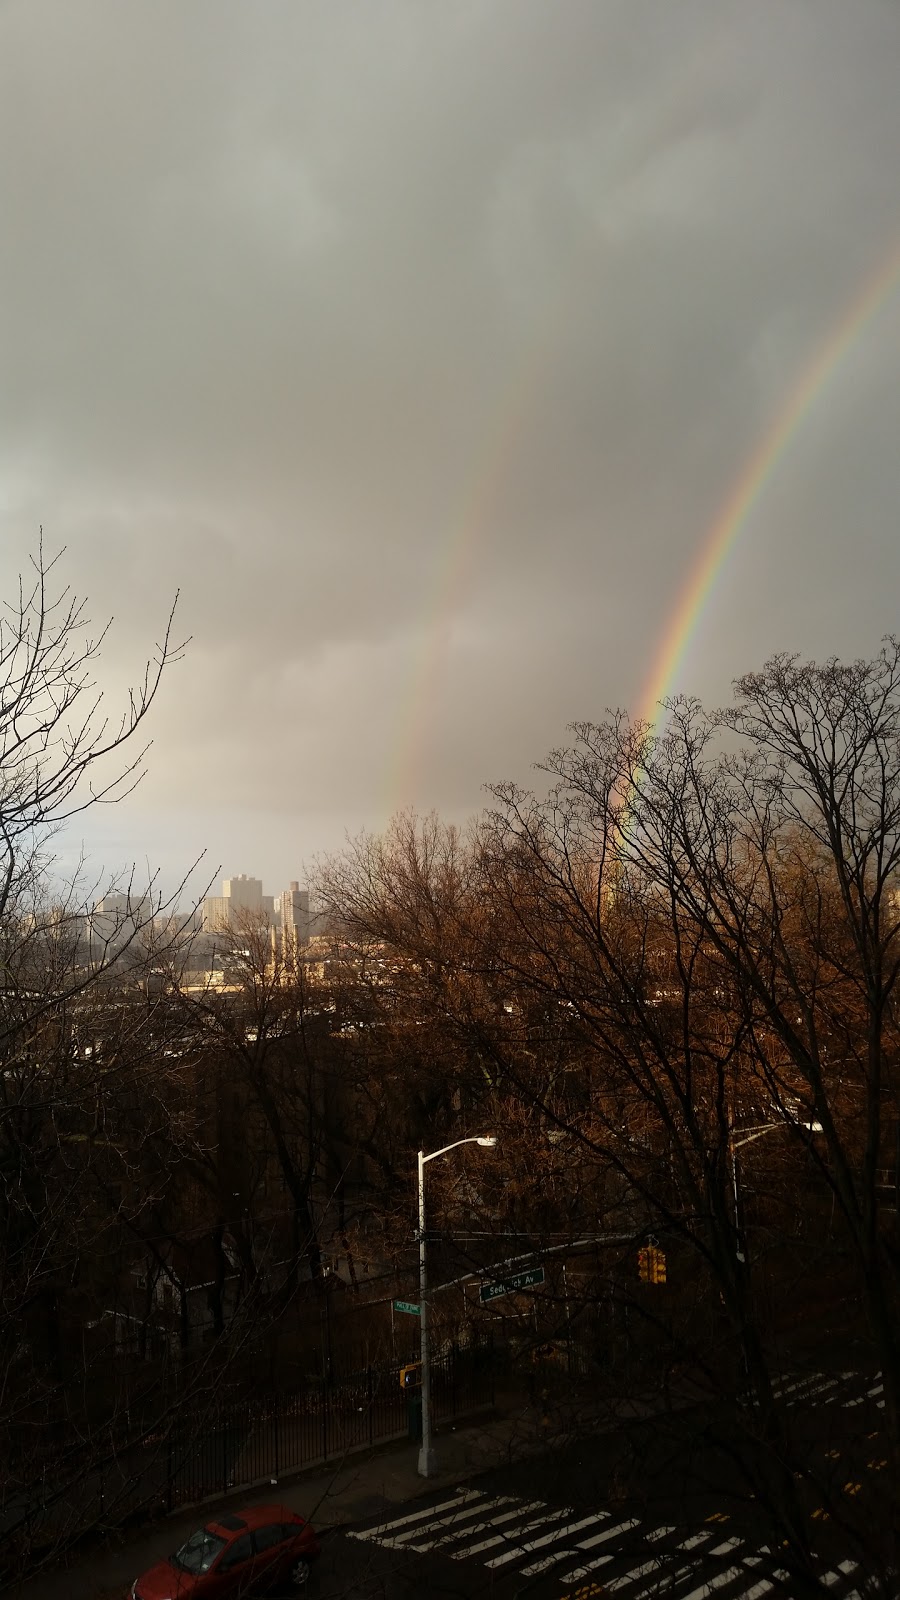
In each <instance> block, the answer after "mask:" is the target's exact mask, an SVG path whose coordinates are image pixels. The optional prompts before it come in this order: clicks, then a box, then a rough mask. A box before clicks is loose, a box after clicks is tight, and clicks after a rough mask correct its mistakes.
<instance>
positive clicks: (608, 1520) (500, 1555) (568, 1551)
mask: <svg viewBox="0 0 900 1600" xmlns="http://www.w3.org/2000/svg"><path fill="white" fill-rule="evenodd" d="M873 1465H874V1463H873ZM848 1487H850V1486H849V1485H848ZM573 1516H574V1513H573V1511H572V1508H571V1507H570V1506H555V1507H554V1506H550V1505H548V1504H547V1503H546V1502H545V1501H542V1500H529V1501H526V1500H523V1499H520V1498H518V1497H517V1496H515V1495H495V1496H491V1497H489V1496H487V1495H486V1494H485V1493H483V1492H482V1491H480V1490H464V1491H461V1492H459V1493H457V1494H455V1495H454V1496H453V1498H452V1499H446V1500H441V1501H438V1502H437V1503H436V1504H434V1505H431V1506H428V1507H426V1508H425V1509H419V1510H417V1511H412V1512H407V1513H405V1514H404V1515H403V1516H401V1517H395V1518H392V1519H391V1520H390V1521H388V1522H384V1523H380V1524H379V1525H378V1526H377V1527H374V1528H365V1529H362V1530H355V1529H348V1530H347V1532H348V1534H349V1536H350V1537H351V1538H355V1539H363V1540H373V1541H375V1542H376V1543H378V1544H380V1545H382V1546H384V1547H385V1548H386V1549H397V1550H400V1551H404V1552H405V1551H408V1552H410V1553H412V1552H417V1553H418V1552H420V1551H421V1552H425V1551H430V1550H437V1551H439V1552H440V1553H441V1554H442V1555H445V1556H447V1557H449V1558H450V1559H451V1560H454V1561H464V1560H470V1559H473V1558H476V1559H477V1558H481V1559H482V1560H483V1562H484V1565H485V1567H487V1568H488V1569H489V1570H491V1571H494V1572H496V1573H497V1575H498V1577H500V1576H502V1575H503V1572H504V1569H508V1568H509V1567H510V1566H511V1565H512V1564H514V1563H515V1564H516V1565H517V1566H518V1570H519V1573H520V1576H521V1577H523V1578H539V1577H540V1576H541V1574H542V1573H545V1572H549V1571H550V1570H551V1569H553V1570H554V1571H555V1572H556V1575H557V1581H558V1582H559V1583H560V1584H564V1585H570V1584H578V1583H581V1582H582V1581H583V1580H585V1579H588V1580H593V1579H594V1574H596V1573H598V1572H599V1571H600V1570H601V1569H603V1568H609V1567H612V1572H613V1573H614V1574H615V1575H614V1576H613V1577H605V1576H604V1577H602V1578H598V1579H596V1581H591V1582H590V1583H589V1584H588V1588H589V1589H590V1591H591V1593H594V1592H596V1593H597V1594H598V1595H599V1594H601V1593H602V1594H609V1595H610V1596H612V1595H615V1597H616V1600H620V1597H621V1600H652V1597H655V1596H657V1594H658V1592H664V1593H665V1594H666V1595H668V1596H669V1597H670V1600H673V1597H674V1596H675V1595H676V1594H677V1596H678V1597H679V1600H712V1597H713V1596H716V1600H718V1595H719V1592H720V1591H725V1590H726V1589H727V1591H728V1594H729V1596H731V1600H766V1597H767V1596H771V1595H772V1592H773V1589H774V1588H775V1585H776V1583H785V1584H786V1583H787V1582H788V1581H789V1580H788V1577H787V1575H786V1573H784V1572H782V1571H780V1570H779V1571H777V1572H776V1571H772V1568H771V1566H769V1565H766V1566H762V1564H763V1563H764V1562H767V1563H768V1562H771V1561H772V1556H771V1555H770V1551H769V1547H768V1546H767V1545H760V1546H757V1547H756V1548H755V1549H754V1548H753V1546H752V1545H748V1543H747V1541H746V1539H745V1538H744V1537H742V1536H741V1535H739V1534H736V1533H735V1534H733V1535H731V1536H729V1537H726V1538H723V1537H722V1535H723V1534H724V1533H725V1529H724V1528H723V1527H722V1526H721V1521H722V1519H723V1517H724V1513H721V1512H717V1513H713V1516H712V1517H711V1518H709V1519H708V1522H707V1526H706V1527H701V1528H699V1529H698V1530H697V1532H695V1533H693V1534H689V1535H688V1536H687V1537H686V1538H683V1539H681V1540H679V1541H678V1542H677V1543H675V1544H670V1545H668V1546H664V1544H663V1541H664V1540H668V1539H671V1538H672V1536H673V1535H676V1534H677V1533H678V1529H677V1528H676V1527H675V1526H672V1525H670V1524H660V1525H659V1526H656V1527H651V1528H647V1527H646V1525H644V1526H642V1525H641V1519H640V1518H639V1517H624V1518H622V1519H621V1520H620V1521H618V1522H615V1521H613V1519H612V1515H611V1513H610V1512H609V1511H608V1510H600V1511H594V1512H591V1513H590V1514H589V1515H585V1516H583V1517H579V1518H577V1519H576V1520H574V1521H573V1520H572V1518H573ZM717 1524H718V1526H717ZM633 1529H639V1534H638V1536H637V1537H638V1538H639V1540H640V1541H641V1542H640V1544H638V1545H637V1546H636V1547H635V1545H634V1544H632V1546H631V1549H630V1550H629V1548H628V1546H627V1545H626V1547H625V1548H624V1549H623V1548H622V1546H621V1544H619V1545H618V1546H617V1545H616V1544H614V1543H613V1541H618V1540H619V1539H620V1537H621V1536H622V1535H624V1534H628V1533H629V1532H631V1530H633ZM582 1535H583V1536H582ZM716 1540H718V1541H719V1542H718V1543H715V1541H716ZM601 1547H602V1548H601ZM716 1558H722V1559H719V1560H716ZM710 1559H712V1560H716V1565H717V1566H718V1569H719V1570H718V1571H717V1570H716V1568H715V1567H714V1568H713V1571H712V1574H711V1575H710V1576H706V1577H705V1578H704V1579H703V1580H702V1581H700V1574H701V1571H702V1572H708V1570H709V1569H708V1566H707V1562H708V1561H709V1560H710ZM613 1562H615V1566H613V1565H612V1563H613ZM526 1563H527V1564H526ZM567 1564H570V1565H568V1570H565V1569H566V1567H567ZM626 1566H627V1570H625V1568H626ZM761 1566H762V1572H760V1571H759V1568H760V1567H761ZM561 1568H562V1569H563V1570H560V1569H561ZM754 1569H756V1570H754ZM856 1571H857V1565H856V1563H855V1562H853V1561H849V1560H848V1561H842V1562H841V1563H840V1564H839V1565H837V1566H836V1567H835V1568H834V1569H833V1570H831V1571H829V1572H827V1573H826V1574H824V1576H823V1578H822V1580H821V1581H822V1583H823V1585H824V1586H825V1587H826V1588H828V1589H833V1590H835V1591H836V1592H837V1593H836V1600H837V1594H840V1595H841V1596H843V1600H859V1596H858V1594H857V1592H856V1591H855V1590H854V1591H853V1592H852V1593H850V1592H846V1593H845V1590H846V1588H847V1584H848V1582H849V1581H850V1580H851V1578H852V1575H853V1574H854V1573H855V1572H856ZM763 1574H766V1575H765V1576H764V1575H763ZM740 1580H743V1583H741V1581H740ZM660 1584H662V1590H661V1591H660ZM688 1590H689V1591H690V1592H687V1591H688ZM579 1592H580V1593H581V1594H583V1595H586V1594H587V1589H584V1590H581V1591H579ZM573 1600H574V1597H573ZM723 1600H724V1596H723Z"/></svg>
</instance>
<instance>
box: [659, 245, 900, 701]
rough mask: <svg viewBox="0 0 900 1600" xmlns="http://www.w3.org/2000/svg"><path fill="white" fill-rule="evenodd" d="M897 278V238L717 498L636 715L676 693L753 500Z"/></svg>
mask: <svg viewBox="0 0 900 1600" xmlns="http://www.w3.org/2000/svg"><path fill="white" fill-rule="evenodd" d="M898 282H900V242H898V243H896V244H895V246H894V248H893V250H892V251H891V253H890V254H889V256H888V257H887V260H886V261H884V262H883V263H882V264H881V265H880V266H879V267H878V268H877V269H876V270H875V271H874V272H872V273H870V274H869V275H868V276H867V277H866V279H865V280H864V281H863V283H862V284H861V286H860V287H859V289H858V290H857V293H856V294H855V295H854V297H853V299H852V301H851V302H850V304H849V306H848V307H847V309H846V310H845V312H844V315H843V316H842V317H841V319H840V321H839V322H838V323H837V325H836V327H835V328H834V329H833V330H832V332H831V333H830V334H829V336H828V338H827V339H826V340H825V343H824V344H823V345H821V346H820V347H819V348H818V349H817V350H816V352H815V354H814V355H813V357H812V359H811V361H810V362H809V363H808V365H807V366H806V367H805V369H804V370H803V372H801V374H800V376H799V378H798V379H797V380H796V382H795V384H794V386H793V388H792V389H791V390H790V392H789V393H788V395H787V397H786V399H785V401H784V404H783V405H782V407H781V409H780V410H779V412H778V414H777V416H776V417H775V420H774V421H773V422H772V424H771V426H770V427H769V429H768V430H767V432H766V433H764V434H763V436H762V438H761V439H760V441H759V443H758V444H757V447H756V449H755V450H754V452H753V454H752V456H751V457H750V459H749V460H748V461H747V462H746V464H745V465H744V467H743V468H742V469H741V472H740V474H739V476H738V477H737V479H736V480H735V482H734V484H733V485H732V487H731V489H730V490H729V493H728V494H727V496H726V498H725V500H724V501H723V503H722V505H721V506H720V508H719V511H718V514H717V516H716V517H715V519H714V521H713V523H712V526H711V528H710V529H709V532H708V533H707V535H706V537H705V538H704V540H703V542H702V544H701V546H700V551H699V554H698V556H697V559H696V561H695V563H694V566H693V569H692V570H691V572H690V574H689V575H688V578H687V580H686V582H685V583H684V586H683V588H682V590H681V593H680V594H679V596H678V600H677V602H676V604H675V607H674V609H673V611H672V613H671V616H670V617H669V620H668V623H667V625H666V628H665V631H664V633H663V637H662V640H661V642H660V644H659V646H658V648H657V651H656V655H655V657H654V659H653V662H652V664H651V667H650V671H649V673H648V675H647V678H646V680H645V683H644V685H643V688H642V691H641V695H640V700H639V705H638V714H637V716H638V721H640V722H645V723H648V724H649V725H650V728H651V730H654V731H655V730H656V728H657V726H658V724H659V723H660V721H661V719H662V718H663V716H664V711H665V707H664V704H663V702H665V700H666V699H667V698H668V697H669V696H670V695H671V694H672V693H673V689H674V685H675V682H676V680H677V677H678V673H679V671H680V669H681V666H682V664H683V662H684V658H685V655H686V654H687V651H688V649H689V647H690V645H691V642H692V640H693V639H694V636H695V634H696V632H697V628H698V626H699V624H700V620H701V618H702V616H703V614H704V612H705V610H706V607H707V605H708V604H709V601H710V598H711V596H712V592H713V589H714V587H715V584H716V581H717V579H718V578H719V575H720V574H721V572H722V569H723V567H724V566H725V563H726V561H727V560H728V557H729V555H730V554H731V551H732V550H733V548H734V546H735V544H736V542H737V540H738V537H739V536H740V533H741V530H742V529H743V527H744V525H745V523H746V521H747V518H748V517H749V515H750V513H751V511H752V510H753V507H754V506H755V505H756V503H757V501H758V500H759V498H760V496H761V495H762V493H763V491H764V490H765V488H766V486H767V485H768V483H769V482H770V480H771V478H772V476H773V474H774V472H775V471H776V469H777V468H778V465H779V463H780V462H781V460H782V459H783V457H784V455H785V454H786V452H787V450H788V448H789V447H790V445H791V442H792V441H793V439H794V437H795V435H796V434H797V432H798V431H799V429H800V428H801V427H802V425H803V423H804V422H805V421H806V418H807V417H808V415H809V413H810V411H811V409H812V407H813V406H814V404H815V402H816V400H817V399H818V398H819V395H820V394H821V393H822V391H823V390H824V389H825V388H826V386H827V385H828V383H829V381H830V379H831V378H833V377H834V375H835V373H836V372H837V370H838V368H839V367H840V364H841V362H842V361H843V359H844V357H845V356H846V355H847V353H848V351H849V350H850V349H851V347H852V346H853V344H854V343H855V342H856V340H857V339H858V338H859V336H860V334H861V333H862V332H863V331H864V329H865V328H866V326H867V324H868V323H870V322H871V321H872V320H873V318H874V317H876V316H877V315H878V312H879V311H880V310H881V308H882V307H883V306H884V304H885V303H886V301H887V300H888V299H889V297H890V295H891V293H892V292H893V290H894V289H895V287H896V286H897V283H898Z"/></svg>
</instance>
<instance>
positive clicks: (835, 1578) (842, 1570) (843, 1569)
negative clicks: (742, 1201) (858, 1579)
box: [822, 1561, 859, 1600]
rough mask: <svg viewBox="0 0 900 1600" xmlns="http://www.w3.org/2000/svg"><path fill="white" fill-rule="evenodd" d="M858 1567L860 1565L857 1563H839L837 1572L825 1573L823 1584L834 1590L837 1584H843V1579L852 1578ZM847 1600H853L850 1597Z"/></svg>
mask: <svg viewBox="0 0 900 1600" xmlns="http://www.w3.org/2000/svg"><path fill="white" fill-rule="evenodd" d="M858 1565H859V1563H858V1562H857V1561H839V1562H838V1565H837V1570H836V1571H834V1570H832V1571H831V1572H823V1574H822V1582H823V1583H824V1584H826V1585H827V1587H828V1588H829V1589H833V1588H834V1586H835V1584H836V1583H840V1582H841V1579H842V1578H852V1577H853V1574H854V1572H855V1571H856V1569H857V1567H858ZM847 1600H851V1596H850V1595H848V1596H847Z"/></svg>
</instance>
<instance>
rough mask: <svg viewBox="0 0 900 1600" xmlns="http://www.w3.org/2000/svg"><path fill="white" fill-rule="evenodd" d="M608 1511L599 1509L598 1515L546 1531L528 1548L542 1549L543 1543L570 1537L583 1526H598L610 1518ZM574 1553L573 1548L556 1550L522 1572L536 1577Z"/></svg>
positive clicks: (531, 1541) (530, 1542)
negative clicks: (549, 1531) (550, 1531)
mask: <svg viewBox="0 0 900 1600" xmlns="http://www.w3.org/2000/svg"><path fill="white" fill-rule="evenodd" d="M608 1517H609V1512H608V1511H598V1512H597V1514H596V1516H593V1517H582V1519H581V1521H580V1522H570V1523H567V1524H566V1526H565V1527H564V1528H554V1530H553V1532H552V1533H545V1534H544V1536H543V1538H541V1539H532V1540H530V1541H529V1544H528V1546H527V1549H528V1551H529V1553H530V1552H531V1551H532V1550H540V1548H541V1546H542V1545H546V1544H555V1543H556V1541H557V1540H558V1539H568V1538H569V1537H570V1535H571V1534H573V1533H580V1532H581V1529H582V1528H591V1527H596V1525H597V1523H598V1522H603V1521H604V1520H606V1519H608ZM571 1554H572V1551H571V1550H556V1551H554V1553H553V1554H552V1555H549V1556H543V1557H542V1558H541V1560H540V1561H534V1562H532V1564H531V1566H530V1567H523V1568H522V1574H523V1576H524V1577H526V1578H532V1577H535V1576H536V1575H537V1574H538V1573H539V1572H546V1571H547V1568H548V1567H555V1566H556V1564H557V1562H558V1561H562V1560H564V1558H565V1557H566V1556H570V1555H571Z"/></svg>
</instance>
